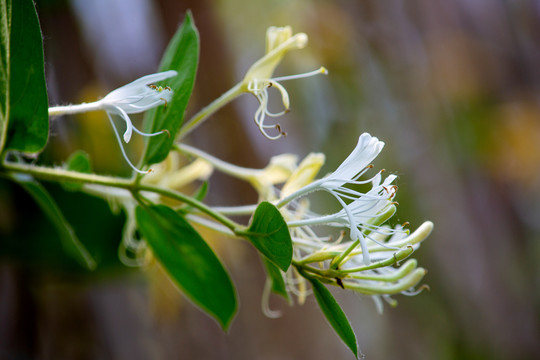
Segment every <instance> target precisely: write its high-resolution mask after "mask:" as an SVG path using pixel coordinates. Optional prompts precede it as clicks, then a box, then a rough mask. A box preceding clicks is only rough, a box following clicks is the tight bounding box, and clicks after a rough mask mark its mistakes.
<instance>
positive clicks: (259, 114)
mask: <svg viewBox="0 0 540 360" xmlns="http://www.w3.org/2000/svg"><path fill="white" fill-rule="evenodd" d="M307 41H308V37H307V35H306V34H304V33H298V34H294V35H293V34H292V29H291V27H290V26H285V27H275V26H271V27H269V28H268V30H267V31H266V54H265V55H264V56H263V57H262V58H260V59H259V60H258V61H257V62H255V63H254V64H253V65H252V66H251V68H250V69H249V70H248V71H247V73H246V75H245V76H244V79H243V80H242V83H241V86H242V89H243V91H245V92H249V93H251V94H253V95H255V97H256V98H257V100H259V104H260V105H259V108H258V109H257V111H256V112H255V116H254V118H253V119H254V121H255V124H257V126H258V127H259V130H260V131H261V133H262V134H263V135H264V136H265V137H267V138H268V139H272V140H274V139H277V138H279V137H281V136H283V135H285V132H283V131H282V130H281V127H280V126H279V124H276V125H266V124H265V123H264V120H265V118H266V116H270V117H277V116H281V115H283V114H285V113H286V112H288V111H289V106H290V101H289V94H288V93H287V90H286V89H285V88H284V87H283V85H281V84H280V82H281V81H285V80H292V79H300V78H304V77H309V76H313V75H317V74H327V73H328V71H327V70H326V69H325V68H324V67H321V68H319V69H317V70H315V71H311V72H308V73H304V74H297V75H291V76H282V77H272V75H273V73H274V70H275V68H276V67H277V66H278V65H279V63H280V62H281V60H282V59H283V57H284V56H285V54H286V53H287V52H289V51H291V50H295V49H302V48H304V47H305V46H306V44H307ZM270 87H275V88H276V89H277V90H278V91H279V92H280V94H281V100H282V103H283V107H284V110H283V111H281V112H279V113H272V112H270V111H269V110H268V88H270ZM269 128H272V129H277V131H278V135H275V136H272V135H270V134H268V132H267V130H266V129H269Z"/></svg>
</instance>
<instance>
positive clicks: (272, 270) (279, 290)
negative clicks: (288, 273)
mask: <svg viewBox="0 0 540 360" xmlns="http://www.w3.org/2000/svg"><path fill="white" fill-rule="evenodd" d="M261 259H262V262H263V264H264V267H265V268H266V274H267V275H268V278H270V281H272V292H273V293H275V294H278V295H281V296H283V297H284V298H285V300H287V301H288V302H290V301H291V298H290V296H289V293H288V292H287V287H286V286H285V280H284V279H283V274H282V273H281V270H279V268H278V267H277V266H276V265H274V263H273V262H271V261H269V260H268V259H266V258H265V257H264V256H263V257H261Z"/></svg>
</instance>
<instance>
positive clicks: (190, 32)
mask: <svg viewBox="0 0 540 360" xmlns="http://www.w3.org/2000/svg"><path fill="white" fill-rule="evenodd" d="M198 62H199V33H198V31H197V29H196V27H195V24H194V23H193V19H192V16H191V13H189V12H188V13H187V15H186V18H185V20H184V23H183V24H182V26H181V27H180V28H179V29H178V30H177V31H176V34H175V35H174V37H173V38H172V40H171V42H170V43H169V46H168V47H167V50H165V54H164V55H163V58H162V60H161V64H160V67H159V71H166V70H176V71H177V72H178V75H177V76H175V77H173V78H170V79H168V80H167V84H166V85H167V86H169V87H170V88H171V89H172V90H173V91H174V94H173V97H172V99H171V101H170V102H169V103H168V104H167V106H160V107H158V108H155V109H152V110H150V111H148V112H147V114H146V116H145V129H146V130H147V131H150V132H158V131H161V130H163V129H166V130H168V131H169V132H170V135H171V136H170V137H167V136H154V137H151V138H150V139H149V140H148V143H147V145H146V150H145V152H144V158H143V164H145V165H150V164H155V163H158V162H161V161H162V160H164V159H165V158H166V157H167V154H168V153H169V150H170V149H171V147H172V144H173V141H174V138H175V136H176V133H177V132H178V130H179V129H180V126H181V125H182V121H183V119H184V113H185V111H186V107H187V103H188V101H189V98H190V96H191V92H192V90H193V84H194V82H195V75H196V72H197V64H198Z"/></svg>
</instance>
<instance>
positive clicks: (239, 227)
mask: <svg viewBox="0 0 540 360" xmlns="http://www.w3.org/2000/svg"><path fill="white" fill-rule="evenodd" d="M137 190H139V191H150V192H154V193H157V194H160V195H163V196H166V197H168V198H171V199H175V200H178V201H181V202H183V203H185V204H188V205H191V206H193V207H196V208H197V209H199V210H200V211H201V212H203V213H205V214H207V215H209V216H211V217H213V218H214V219H216V220H217V221H219V222H220V223H222V224H223V225H225V226H226V227H228V228H229V229H231V230H232V231H233V232H234V233H235V234H239V233H241V231H242V228H243V226H242V225H239V224H237V223H236V222H234V221H232V220H231V219H229V218H227V217H225V216H223V215H221V214H219V213H217V212H215V211H214V210H212V209H211V208H210V207H209V206H207V205H205V204H204V203H202V202H200V201H198V200H195V199H194V198H192V197H189V196H187V195H184V194H182V193H179V192H177V191H173V190H169V189H165V188H161V187H158V186H153V185H146V184H139V185H138V186H137Z"/></svg>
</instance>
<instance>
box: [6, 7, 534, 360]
mask: <svg viewBox="0 0 540 360" xmlns="http://www.w3.org/2000/svg"><path fill="white" fill-rule="evenodd" d="M37 7H38V13H39V16H40V21H41V24H42V28H43V35H44V44H45V61H46V75H47V83H48V88H49V97H50V103H51V105H53V104H65V103H70V102H74V103H75V102H81V101H92V100H94V99H96V98H97V97H99V96H103V95H104V94H106V93H107V92H108V91H110V90H111V89H113V88H115V87H118V86H120V85H123V84H125V83H127V82H129V81H132V80H133V79H135V78H137V77H139V76H141V75H144V74H148V73H152V72H154V71H155V70H156V68H157V65H158V63H159V59H160V56H161V54H162V52H163V49H164V47H165V46H166V44H167V42H168V40H169V39H170V37H171V36H172V34H173V33H174V31H175V30H176V28H177V26H178V24H179V22H180V21H181V19H182V18H183V16H184V14H185V13H186V11H187V10H188V9H191V11H192V12H193V15H194V19H195V23H196V25H197V27H198V29H199V31H200V36H201V61H200V65H199V70H198V75H197V80H196V83H195V90H194V93H193V96H192V99H191V102H190V105H189V108H188V116H189V115H190V114H193V113H194V112H195V111H197V110H198V109H200V108H201V107H202V106H204V105H206V104H207V103H209V102H210V101H212V100H213V99H215V98H216V97H217V96H219V95H220V94H221V93H223V92H224V91H226V90H227V89H228V88H229V87H231V86H233V85H234V84H235V83H236V82H237V81H239V80H240V79H242V77H243V74H244V72H245V71H246V70H247V69H248V68H249V66H250V65H251V63H253V62H254V61H255V60H257V59H258V58H259V57H260V56H261V55H262V54H263V53H264V36H265V31H266V28H267V27H268V26H270V25H278V26H283V25H291V26H292V27H293V30H294V31H295V32H297V31H302V32H305V33H307V34H308V35H309V40H310V42H309V45H308V47H307V49H304V50H300V51H295V52H292V53H290V54H289V55H287V56H286V58H285V59H284V61H283V63H282V65H281V66H280V67H279V68H278V70H277V72H276V75H278V76H279V75H288V74H294V73H300V72H305V71H310V70H313V69H316V68H318V67H319V66H321V65H324V66H325V67H327V68H328V70H329V72H330V75H329V76H328V77H315V78H309V79H305V80H296V81H291V82H287V83H284V85H285V86H286V87H287V89H288V90H289V94H290V97H291V110H292V111H291V113H289V114H287V115H285V116H284V117H283V118H280V119H279V122H280V123H281V125H282V126H283V127H284V129H285V130H286V131H287V132H288V136H287V137H286V138H282V139H280V140H278V141H275V142H271V141H269V140H267V139H265V138H263V137H262V136H261V135H260V134H259V133H258V132H257V130H256V129H255V126H253V124H252V116H253V112H254V111H255V109H256V108H257V101H256V99H255V98H254V97H252V96H249V95H244V96H243V97H242V98H240V99H239V100H237V101H236V102H234V103H233V104H232V105H230V106H227V107H226V108H225V109H223V110H222V111H220V112H219V113H218V114H216V115H215V116H213V118H212V119H210V120H209V121H208V122H207V123H206V124H205V125H203V126H201V127H200V128H199V129H198V130H197V131H196V132H194V133H193V135H192V136H190V138H189V141H190V143H192V144H195V145H197V146H199V147H201V148H203V149H205V150H207V151H208V152H210V153H212V154H215V155H216V156H219V157H221V158H223V159H225V160H229V161H231V162H234V163H236V164H239V165H244V166H261V167H262V166H264V165H265V164H266V162H267V161H268V159H269V157H270V156H272V155H276V154H279V153H282V152H284V151H287V152H294V153H297V154H299V155H300V156H304V155H306V154H307V153H309V152H311V151H324V152H325V153H326V154H327V165H326V167H325V170H327V171H329V170H332V169H333V168H335V166H336V165H338V164H339V162H340V161H341V160H343V159H344V158H345V156H346V155H347V154H348V153H349V152H350V151H351V150H352V148H353V147H354V145H355V143H356V141H357V136H358V135H359V134H360V133H362V132H364V131H368V132H370V133H371V134H373V135H375V136H377V137H379V138H380V139H382V140H384V141H385V142H386V147H385V149H384V151H383V153H382V155H381V156H380V157H379V158H378V159H377V161H376V165H377V166H378V167H384V168H386V169H387V170H388V171H389V172H392V173H397V174H399V175H400V178H399V180H398V185H399V192H398V197H397V200H398V201H399V202H400V206H399V209H398V215H397V218H396V221H399V222H403V221H409V222H410V223H411V227H412V228H415V227H416V226H418V225H419V224H421V222H422V221H424V220H427V219H429V220H432V221H433V222H434V223H435V231H434V232H433V234H432V235H431V236H430V238H429V239H428V240H427V241H426V242H425V243H424V244H423V246H422V247H421V248H420V250H419V251H418V252H417V253H416V256H417V258H418V259H419V261H420V264H421V265H422V266H423V267H426V268H427V269H428V270H429V272H428V274H427V276H426V277H425V283H427V284H429V286H430V287H431V291H430V292H423V293H422V294H420V295H418V296H416V297H412V298H409V297H404V296H397V297H396V299H397V300H398V301H399V306H398V307H397V308H395V309H392V308H389V307H387V308H386V309H385V312H384V314H383V315H378V314H377V313H376V310H375V306H374V304H373V302H372V301H371V299H369V298H367V297H362V296H357V295H355V294H352V293H343V292H339V291H337V292H335V293H336V295H337V296H338V299H339V301H340V303H341V304H342V305H343V306H344V308H345V312H346V313H347V314H348V316H349V318H350V320H351V322H352V325H353V327H354V328H355V330H356V333H357V337H358V341H359V345H360V348H361V350H362V351H363V353H364V354H366V355H367V358H368V359H490V360H492V359H538V358H540V332H539V325H540V316H539V315H540V312H539V306H540V265H539V264H540V262H539V261H538V259H539V258H540V186H539V185H540V182H539V180H540V66H539V64H540V2H538V1H533V0H530V1H526V0H523V1H512V0H507V1H504V0H499V1H494V0H490V1H489V0H474V1H470V0H453V1H443V0H431V1H419V0H418V1H416V0H408V1H405V0H385V1H381V0H347V1H345V0H340V1H332V2H330V1H307V0H306V1H303V0H281V1H277V0H276V1H262V0H256V1H239V0H221V1H197V0H192V1H177V0H176V1H175V0H159V1H151V0H92V1H87V0H72V1H62V0H40V1H37ZM277 105H279V104H276V106H277ZM105 119H106V118H105V115H104V114H92V116H89V117H84V118H81V119H79V120H80V121H78V120H77V118H65V119H64V118H62V119H59V120H58V121H57V122H55V123H54V124H53V128H52V131H53V135H52V137H51V139H50V142H49V145H48V148H47V152H46V153H45V154H44V155H43V158H44V159H45V160H46V161H48V162H49V163H50V164H61V163H62V161H64V160H65V159H66V158H67V156H68V155H69V154H70V153H71V152H72V151H74V150H75V149H81V148H82V149H84V150H85V151H88V152H89V153H90V154H91V156H92V159H93V164H94V168H95V169H96V170H97V171H98V172H101V173H118V172H119V171H120V172H121V171H127V169H126V168H122V167H124V163H123V160H122V159H121V155H120V153H119V151H118V149H117V144H116V143H115V142H114V138H113V133H112V131H111V129H110V126H109V124H108V123H107V121H106V120H105ZM136 145H137V144H135V146H133V148H132V150H133V151H134V152H133V154H137V152H136ZM139 145H140V144H139ZM133 156H136V155H133ZM210 184H211V192H210V198H209V199H208V201H209V202H210V203H213V204H220V205H224V204H230V205H233V204H244V203H249V202H250V201H253V200H254V197H255V195H254V194H251V193H248V194H246V192H245V187H243V185H242V184H239V183H237V182H235V181H232V180H230V179H228V178H226V177H224V176H220V175H219V174H216V175H215V176H214V177H213V178H212V180H211V183H210ZM3 186H4V187H3V188H2V187H0V200H1V201H0V203H2V204H3V205H2V206H3V208H4V209H11V210H9V211H7V210H5V214H6V216H4V217H3V219H2V221H1V222H2V224H1V226H0V228H1V229H2V231H3V233H2V234H10V235H9V236H8V235H5V236H4V235H3V236H4V238H5V239H11V240H10V241H14V240H13V239H15V238H17V239H19V240H20V243H18V244H19V245H17V246H20V248H22V249H25V247H26V246H30V245H28V244H38V243H39V241H38V240H39V239H40V236H42V235H43V234H45V233H46V231H44V232H40V233H38V234H33V233H24V236H23V235H14V234H19V233H17V230H18V229H20V228H22V227H24V224H28V222H29V221H30V222H32V223H34V224H36V223H40V224H41V223H42V222H46V221H45V220H40V215H39V210H36V208H35V205H33V204H32V201H31V200H29V199H25V198H24V194H22V193H21V191H20V189H16V188H14V187H13V186H12V185H6V184H3ZM68 195H70V196H71V197H68V196H66V195H65V194H64V195H59V196H64V197H65V199H64V200H61V201H59V202H60V204H61V205H62V206H63V208H64V209H66V208H67V209H72V213H73V214H72V215H70V217H72V218H73V219H70V220H72V221H73V222H74V223H75V224H74V226H79V228H80V229H83V230H81V232H84V229H88V228H92V227H96V226H97V227H101V228H103V229H109V232H108V234H110V238H111V239H112V240H111V241H112V242H113V243H112V244H110V245H108V246H110V249H111V253H112V254H113V255H112V256H111V259H108V260H107V259H105V258H102V259H100V260H102V264H108V265H107V266H105V265H104V266H102V267H101V268H100V269H99V271H98V272H97V273H96V274H90V275H89V274H86V273H82V272H80V271H78V272H73V271H71V270H69V271H68V270H65V269H64V270H62V269H60V270H59V269H56V268H55V265H57V263H56V262H54V261H51V262H47V261H44V260H42V258H43V257H42V256H36V257H35V258H33V259H31V260H30V261H29V260H27V259H26V260H20V259H19V260H17V259H16V257H15V256H11V257H8V256H6V257H5V260H2V261H1V262H0V358H2V359H4V358H5V359H141V360H142V359H209V358H214V359H328V358H330V359H342V358H343V359H349V358H352V355H350V353H349V352H348V350H347V349H346V347H345V346H344V345H343V344H342V343H341V342H340V340H339V339H338V338H337V336H335V335H334V334H333V331H332V330H331V328H330V326H328V324H327V323H326V322H325V320H324V318H323V316H322V314H320V312H319V310H318V308H317V306H316V303H315V300H314V299H313V297H311V298H309V300H308V302H307V304H306V305H304V306H294V307H288V306H287V305H286V304H285V303H283V302H281V300H280V299H273V304H272V305H273V307H275V308H279V309H281V310H282V311H283V316H282V317H281V318H279V319H275V320H274V319H268V318H265V317H264V315H263V314H262V312H261V310H260V297H261V293H262V288H263V284H264V280H263V279H264V274H263V271H262V269H261V265H260V264H259V261H258V260H257V258H256V256H255V253H254V251H253V250H252V249H251V248H249V246H246V245H245V244H243V243H240V242H235V241H231V240H230V239H225V240H215V241H213V242H212V243H213V244H214V246H215V247H216V248H217V250H218V251H219V252H220V254H221V256H222V257H223V258H224V261H225V263H226V266H227V267H228V268H229V269H230V270H231V272H232V276H233V279H234V281H235V283H236V285H237V288H238V292H239V298H240V310H239V313H238V317H237V318H236V319H235V321H234V322H233V324H232V326H231V329H230V333H229V334H223V333H222V332H221V330H220V329H219V327H218V326H217V324H215V323H214V322H213V321H212V320H211V319H209V318H207V317H206V316H205V315H203V314H202V313H201V312H200V311H198V310H197V309H195V308H194V307H193V306H192V305H191V304H189V303H187V301H186V300H184V299H183V298H182V297H181V296H179V295H178V294H177V293H176V292H175V290H174V289H172V288H171V286H170V284H168V282H167V280H165V279H164V278H163V277H162V276H161V275H160V273H159V271H158V270H157V269H156V268H153V267H151V268H149V269H147V270H145V271H143V272H139V271H126V270H123V267H122V266H120V265H119V264H117V260H115V259H114V256H115V255H116V254H115V251H116V250H115V249H116V246H117V244H115V243H114V241H118V240H115V239H118V238H119V236H120V235H119V234H120V231H121V226H122V216H121V215H118V216H117V217H116V220H115V221H113V220H100V219H101V217H102V215H100V214H101V212H102V211H108V210H107V209H108V208H107V206H106V205H105V204H102V203H99V204H95V208H90V207H89V206H88V207H84V208H83V207H82V206H77V204H76V201H75V200H73V196H77V195H75V194H68ZM15 199H17V200H15ZM74 202H75V203H74ZM6 204H7V205H6ZM92 206H94V205H92ZM92 209H101V210H99V211H97V210H92ZM103 209H105V210H103ZM8 214H9V215H8ZM77 214H79V217H78V218H77ZM109 218H110V217H109ZM107 221H109V222H107ZM96 224H98V225H96ZM26 226H28V225H26ZM36 226H37V225H36ZM42 226H44V227H46V226H47V225H42ZM85 226H86V228H85ZM51 231H53V230H51ZM27 232H28V231H27ZM97 237H98V236H97V235H96V239H97ZM26 239H29V240H26ZM96 239H95V238H92V237H91V236H90V237H89V238H88V239H87V240H86V243H89V244H91V243H92V242H93V241H94V240H96ZM83 240H84V239H83ZM25 241H29V242H25ZM32 241H33V242H32ZM32 246H33V245H32ZM35 246H37V248H38V249H39V245H35ZM34 249H36V248H34ZM14 259H15V260H14ZM105 260H107V261H105ZM51 264H52V265H51ZM51 269H53V270H54V271H49V270H51ZM4 354H6V355H4Z"/></svg>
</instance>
